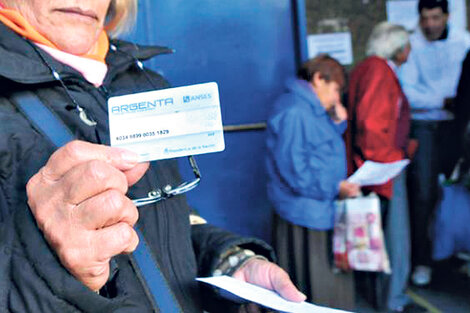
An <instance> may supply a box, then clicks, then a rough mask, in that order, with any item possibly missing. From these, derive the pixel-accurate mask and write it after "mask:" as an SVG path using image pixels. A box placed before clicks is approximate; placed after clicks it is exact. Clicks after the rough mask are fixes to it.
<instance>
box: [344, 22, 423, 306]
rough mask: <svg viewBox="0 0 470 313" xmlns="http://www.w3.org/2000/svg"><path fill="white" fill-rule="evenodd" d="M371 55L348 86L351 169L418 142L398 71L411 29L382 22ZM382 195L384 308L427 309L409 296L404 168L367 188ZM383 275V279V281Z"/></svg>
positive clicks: (410, 150)
mask: <svg viewBox="0 0 470 313" xmlns="http://www.w3.org/2000/svg"><path fill="white" fill-rule="evenodd" d="M366 53H367V55H368V57H367V58H366V59H365V60H364V61H362V62H361V63H360V64H359V65H357V66H356V68H354V70H353V71H352V73H351V79H350V84H349V105H348V113H349V114H348V115H349V116H350V121H351V122H350V124H349V125H350V127H349V129H348V133H347V134H348V136H347V138H348V148H349V149H348V152H349V153H348V154H349V155H348V162H349V169H350V172H352V171H354V170H356V169H357V168H359V167H361V166H362V165H363V164H364V162H365V161H367V160H370V161H375V162H380V163H387V162H394V161H399V160H402V159H405V158H411V157H412V156H413V154H414V152H415V151H416V147H417V144H416V141H409V129H410V107H409V104H408V100H407V98H406V96H405V94H404V93H403V90H402V88H401V86H400V82H399V81H398V77H397V74H396V71H397V70H398V68H399V67H400V66H402V65H403V64H404V63H405V62H406V60H407V59H408V55H409V53H410V42H409V37H408V32H407V31H406V29H405V28H403V27H402V26H399V25H394V24H390V23H387V22H383V23H380V24H378V25H377V26H375V27H374V29H373V31H372V34H371V35H370V37H369V40H368V42H367V51H366ZM363 189H364V191H365V192H371V191H373V192H375V193H377V194H378V195H379V197H380V203H381V207H382V212H383V224H384V230H385V237H386V243H387V250H388V254H389V256H390V261H391V262H390V263H391V268H392V273H391V276H390V277H389V278H388V277H385V276H384V275H385V274H378V276H375V277H376V278H377V280H376V282H377V284H378V286H376V287H378V288H376V289H380V290H376V291H375V292H376V294H377V295H380V294H381V293H383V296H379V297H377V298H380V299H377V301H378V302H382V301H383V302H384V303H377V305H378V306H379V307H380V306H384V305H385V306H386V307H387V309H388V311H389V312H393V313H399V312H408V313H410V312H426V310H425V309H424V308H422V307H420V306H418V305H417V304H414V303H412V301H411V299H410V298H409V297H408V296H407V295H406V293H405V292H406V288H407V286H408V277H409V272H410V257H411V256H410V238H409V237H410V234H409V233H410V231H409V216H408V214H409V213H408V203H407V201H408V197H407V193H406V172H405V171H404V172H402V173H401V174H400V175H399V176H398V177H396V178H395V179H394V180H393V181H389V182H387V183H385V184H382V185H378V186H368V187H365V188H363ZM384 278H385V279H384Z"/></svg>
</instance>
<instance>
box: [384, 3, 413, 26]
mask: <svg viewBox="0 0 470 313" xmlns="http://www.w3.org/2000/svg"><path fill="white" fill-rule="evenodd" d="M418 20H419V14H418V1H416V0H392V1H387V21H389V22H390V23H393V24H398V25H402V26H403V27H405V28H406V29H407V30H414V29H415V28H416V26H417V25H418Z"/></svg>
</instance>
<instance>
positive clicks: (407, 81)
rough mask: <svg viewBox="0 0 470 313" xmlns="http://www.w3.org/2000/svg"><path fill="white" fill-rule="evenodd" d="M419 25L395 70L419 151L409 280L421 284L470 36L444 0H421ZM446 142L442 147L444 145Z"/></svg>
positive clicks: (426, 275) (412, 188)
mask: <svg viewBox="0 0 470 313" xmlns="http://www.w3.org/2000/svg"><path fill="white" fill-rule="evenodd" d="M418 10H419V14H420V20H419V27H418V28H417V29H416V31H415V32H414V33H413V34H412V36H411V37H410V42H411V46H412V50H411V54H410V56H409V58H408V62H407V63H406V64H404V65H403V66H402V67H401V69H400V72H399V76H400V81H401V84H402V87H403V89H404V92H405V94H406V96H407V98H408V100H409V102H410V105H411V109H412V136H413V137H414V138H416V139H418V141H419V149H418V152H417V154H416V157H415V160H414V162H413V163H412V165H411V166H410V175H409V195H410V209H411V210H410V211H411V212H410V213H411V233H412V255H413V264H414V266H415V269H414V272H413V275H412V281H413V283H414V284H416V285H419V286H424V285H427V284H429V282H430V279H431V268H430V265H431V250H432V244H431V242H430V239H429V236H428V234H429V231H428V229H429V222H430V218H431V216H432V213H433V211H434V209H435V206H436V203H437V194H438V174H439V173H441V172H448V171H449V169H450V168H452V167H453V164H452V163H453V161H454V160H453V158H454V156H453V155H452V153H451V152H450V154H449V151H450V150H451V149H449V144H450V142H449V140H451V138H452V137H455V136H453V134H452V129H453V127H454V125H453V120H454V115H453V113H452V112H451V111H450V110H448V109H449V108H450V105H451V103H452V99H453V98H454V97H455V94H456V90H457V84H458V80H459V77H460V71H461V63H462V61H463V59H464V58H465V55H466V54H467V50H468V49H469V47H470V34H469V33H468V32H467V31H464V30H459V29H457V28H454V27H452V26H451V25H449V24H448V19H449V11H448V2H447V0H420V1H419V4H418ZM443 144H445V145H443Z"/></svg>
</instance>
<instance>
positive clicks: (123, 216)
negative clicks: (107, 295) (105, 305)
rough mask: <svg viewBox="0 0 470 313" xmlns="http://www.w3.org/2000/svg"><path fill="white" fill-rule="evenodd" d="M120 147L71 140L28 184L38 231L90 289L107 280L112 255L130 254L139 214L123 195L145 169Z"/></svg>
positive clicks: (74, 274) (70, 269) (61, 259)
mask: <svg viewBox="0 0 470 313" xmlns="http://www.w3.org/2000/svg"><path fill="white" fill-rule="evenodd" d="M147 169H148V163H138V160H137V155H136V154H134V153H131V152H128V151H125V150H123V149H117V148H111V147H107V146H102V145H96V144H90V143H86V142H82V141H73V142H71V143H68V144H67V145H66V146H64V147H62V148H60V149H59V150H57V151H56V152H55V153H54V154H53V155H52V156H51V157H50V159H49V160H48V162H47V164H46V165H45V166H44V167H43V168H42V169H41V170H40V171H39V172H38V173H36V174H35V175H34V176H33V177H32V178H31V179H30V180H29V182H28V184H27V186H26V190H27V196H28V204H29V207H30V208H31V211H32V213H33V215H34V217H35V219H36V222H37V224H38V227H39V228H40V229H41V230H42V232H43V233H44V236H45V238H46V240H47V241H48V242H49V244H50V246H51V247H52V249H54V250H55V252H56V254H57V255H58V257H59V259H60V261H61V263H62V264H63V266H64V267H65V268H66V269H67V270H68V271H69V272H70V273H71V274H72V275H73V276H74V277H75V278H77V279H78V280H79V281H81V282H82V283H83V284H85V285H86V286H87V287H88V288H90V289H92V290H95V291H96V290H99V289H100V288H101V287H102V286H103V285H104V284H105V283H106V281H107V279H108V276H109V261H110V259H111V257H113V256H115V255H118V254H121V253H129V252H132V251H133V250H134V249H135V248H136V246H137V244H138V242H139V239H138V236H137V234H136V232H135V231H134V229H133V225H134V224H135V223H136V222H137V219H138V211H137V208H136V207H135V205H134V204H133V203H132V201H131V200H130V199H129V198H127V197H126V192H127V189H128V187H129V186H131V185H132V184H134V183H136V182H137V181H138V180H139V179H140V178H141V177H142V176H143V175H144V174H145V172H146V171H147Z"/></svg>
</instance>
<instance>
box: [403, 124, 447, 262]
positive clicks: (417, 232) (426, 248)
mask: <svg viewBox="0 0 470 313" xmlns="http://www.w3.org/2000/svg"><path fill="white" fill-rule="evenodd" d="M452 127H454V125H453V122H452V121H424V120H413V121H412V124H411V137H412V138H415V139H417V140H418V144H419V147H418V151H417V153H416V155H415V157H414V159H413V161H412V163H411V164H410V167H409V171H408V173H409V175H408V196H409V201H410V224H411V247H412V264H413V265H415V266H416V265H427V266H429V265H431V253H432V251H431V249H432V244H431V240H430V231H431V229H430V227H431V223H432V220H433V215H434V211H435V208H436V205H437V200H438V195H439V182H438V176H439V173H445V174H446V175H448V174H449V173H450V172H451V170H452V168H453V166H454V164H455V163H454V162H455V156H454V153H453V151H454V147H455V145H454V144H453V140H454V139H455V136H452Z"/></svg>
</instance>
